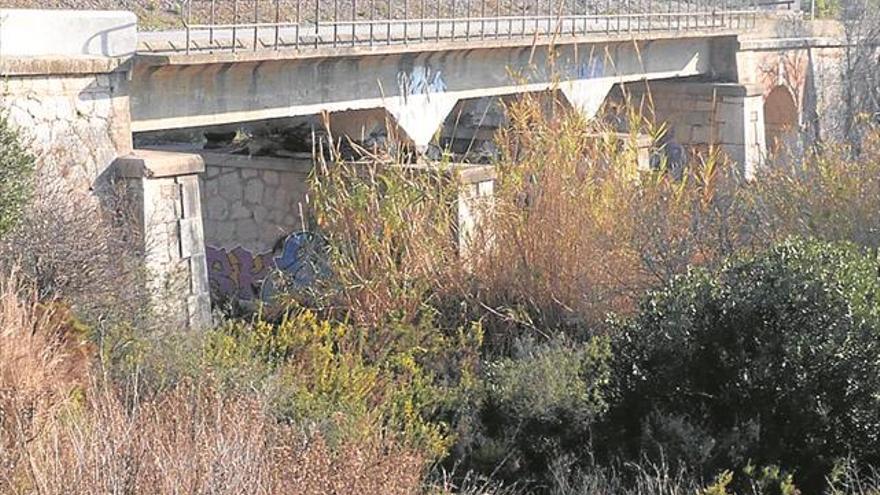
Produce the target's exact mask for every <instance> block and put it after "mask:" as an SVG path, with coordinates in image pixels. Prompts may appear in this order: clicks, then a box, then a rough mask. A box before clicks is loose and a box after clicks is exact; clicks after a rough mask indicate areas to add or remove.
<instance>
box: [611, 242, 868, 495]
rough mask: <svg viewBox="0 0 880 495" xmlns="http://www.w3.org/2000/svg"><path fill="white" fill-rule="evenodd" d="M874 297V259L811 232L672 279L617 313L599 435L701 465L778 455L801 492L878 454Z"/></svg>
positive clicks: (771, 459)
mask: <svg viewBox="0 0 880 495" xmlns="http://www.w3.org/2000/svg"><path fill="white" fill-rule="evenodd" d="M878 298H880V280H878V263H877V260H876V259H875V258H874V257H872V256H867V255H865V254H863V253H862V252H861V251H860V250H858V249H857V248H855V247H853V246H851V245H848V244H827V243H821V242H816V241H813V242H809V241H798V240H793V241H787V242H784V243H781V244H779V245H777V246H775V247H773V248H771V249H769V250H768V251H766V252H765V253H763V254H760V255H757V256H753V257H742V258H734V259H732V260H730V261H728V262H727V263H726V264H725V265H724V267H723V268H722V269H720V270H719V271H718V272H717V273H709V272H707V271H703V270H694V271H691V272H690V273H688V274H687V275H685V276H682V277H679V278H677V279H675V280H674V281H673V282H671V283H669V284H668V285H667V286H666V287H665V288H663V289H662V290H658V291H656V292H652V293H651V294H650V295H649V296H648V297H647V298H646V299H645V300H644V302H643V303H642V305H641V309H640V312H639V314H638V315H637V316H636V317H635V318H633V319H632V320H630V321H628V322H625V323H618V325H617V327H618V328H617V332H616V335H615V339H614V351H615V360H616V365H615V374H614V375H615V390H616V393H617V394H618V395H617V397H616V399H617V400H616V402H615V405H614V407H613V411H612V413H611V415H610V417H611V419H610V425H612V427H611V429H610V430H609V431H614V433H612V434H611V435H612V440H609V443H614V442H615V441H617V442H620V443H621V444H623V445H626V446H627V447H628V448H629V449H630V450H629V455H631V456H634V455H640V454H637V453H638V452H640V451H641V452H644V453H648V454H654V455H661V453H662V455H664V456H666V457H667V458H672V459H676V460H680V461H686V462H688V463H692V464H697V465H699V466H701V467H704V468H707V469H718V468H726V467H745V466H746V465H747V464H748V462H749V460H752V461H754V462H755V463H757V464H758V465H771V464H778V465H780V466H781V468H783V469H786V470H793V471H794V476H795V480H796V481H797V483H798V485H799V486H803V487H805V488H806V489H810V490H815V489H816V487H818V486H820V485H821V484H822V483H823V478H824V476H825V474H826V473H828V472H829V469H830V468H831V467H832V465H833V463H834V461H835V459H836V458H839V457H843V456H846V455H847V454H852V455H853V456H855V458H856V459H857V460H859V461H861V462H866V463H868V464H873V465H876V463H877V462H878V461H880V457H878V450H877V448H876V447H877V445H878V441H880V357H878V356H880V320H878V311H880V305H878V302H880V299H878ZM615 429H616V430H615ZM615 435H617V436H615Z"/></svg>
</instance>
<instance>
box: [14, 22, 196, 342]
mask: <svg viewBox="0 0 880 495" xmlns="http://www.w3.org/2000/svg"><path fill="white" fill-rule="evenodd" d="M0 18H2V21H3V22H2V23H0V76H2V82H0V105H2V107H3V110H4V111H6V112H7V116H8V119H9V122H10V123H11V124H12V125H13V126H14V127H16V128H17V129H18V130H19V131H20V133H21V135H22V139H23V140H24V142H25V143H26V144H27V145H28V146H29V147H30V149H31V151H32V152H33V153H34V155H35V157H36V159H37V160H36V171H35V172H36V173H35V181H34V187H35V189H36V191H35V194H34V198H35V199H34V200H35V201H41V202H47V203H48V204H49V205H50V207H51V206H52V205H58V206H59V207H58V211H68V210H72V211H75V210H77V209H80V210H82V209H84V208H85V205H83V204H82V202H90V203H92V205H93V206H94V207H95V211H100V210H99V208H101V204H103V203H112V204H114V205H115V204H117V203H118V202H117V200H118V199H120V198H115V197H110V196H111V195H115V194H116V193H117V188H116V187H113V186H115V185H116V183H117V182H116V181H117V180H118V179H122V180H123V181H124V186H125V188H124V190H126V191H127V192H128V194H127V195H126V197H125V198H121V199H122V200H123V201H124V202H126V203H128V205H129V206H132V207H133V211H134V212H135V215H134V217H135V222H136V223H137V224H138V225H136V226H135V227H136V228H137V230H138V234H139V237H140V239H139V240H138V243H137V244H138V245H133V246H131V249H132V251H134V254H135V255H140V256H143V261H144V265H145V270H144V273H145V274H146V278H147V280H146V281H145V283H146V285H147V286H148V287H149V288H150V289H154V290H152V291H151V293H153V294H156V295H157V296H158V295H161V300H159V299H157V300H156V301H153V303H152V304H151V306H152V308H151V309H153V310H155V311H157V312H159V313H160V314H157V316H158V317H162V318H164V316H166V315H168V313H176V314H177V315H179V316H180V317H179V318H177V317H174V315H172V317H173V320H174V321H177V322H179V323H181V324H182V325H190V326H192V327H201V326H204V325H205V324H207V322H208V321H209V319H210V314H209V313H210V306H208V304H207V300H206V298H204V297H200V296H201V295H202V294H207V292H206V290H201V288H200V285H199V284H200V283H201V282H202V281H203V279H204V277H201V275H200V274H202V273H204V271H205V270H204V249H203V248H200V247H199V246H200V245H201V244H200V241H201V238H200V232H201V213H200V211H198V209H195V208H194V206H193V205H198V203H199V199H198V196H199V191H198V182H197V176H196V174H197V173H198V172H197V171H196V170H194V169H193V170H190V169H188V168H187V167H189V168H191V165H192V163H191V162H190V161H188V160H189V159H188V158H186V157H182V158H181V157H164V158H162V159H161V160H159V159H157V157H155V156H152V155H150V156H144V155H142V154H134V155H133V149H132V148H133V146H132V120H131V103H130V99H131V84H130V75H131V70H132V66H133V57H134V53H135V49H136V44H137V24H136V17H135V16H134V14H132V13H129V12H103V11H102V12H91V11H38V10H14V9H0ZM120 157H126V158H123V159H120ZM181 160H182V161H181ZM181 166H183V167H184V168H187V171H186V173H182V172H180V167H181ZM44 206H45V205H44ZM95 220H96V221H97V219H95ZM120 220H122V221H126V220H128V218H127V217H125V218H121V219H120ZM62 221H64V220H63V219H62ZM71 221H74V219H71ZM107 235H113V233H111V232H107ZM98 242H100V240H98ZM96 262H97V260H96ZM200 264H201V268H200V267H199V265H200ZM181 265H186V268H187V273H188V274H189V275H187V276H185V277H181V276H180V274H181V273H182V270H181ZM172 288H173V289H175V290H169V289H172ZM181 288H185V289H182V290H180V291H178V290H176V289H181ZM163 321H165V320H164V319H163Z"/></svg>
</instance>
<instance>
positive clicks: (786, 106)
mask: <svg viewBox="0 0 880 495" xmlns="http://www.w3.org/2000/svg"><path fill="white" fill-rule="evenodd" d="M799 124H800V118H799V112H798V107H797V103H796V100H795V98H794V96H793V95H792V94H791V91H789V89H788V88H786V87H785V86H776V87H775V88H773V90H771V91H770V93H768V94H767V96H766V97H765V98H764V137H765V140H766V143H767V153H768V154H769V155H773V154H775V153H777V152H779V151H780V150H782V149H783V148H785V147H786V146H790V145H792V144H794V140H796V139H797V137H798V136H797V133H798V129H799Z"/></svg>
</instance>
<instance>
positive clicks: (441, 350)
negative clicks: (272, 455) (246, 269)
mask: <svg viewBox="0 0 880 495" xmlns="http://www.w3.org/2000/svg"><path fill="white" fill-rule="evenodd" d="M480 334H481V332H480V329H479V326H478V325H477V326H473V327H472V328H469V329H466V330H465V329H462V330H460V331H459V332H458V333H457V334H456V335H454V336H451V337H447V336H445V335H444V334H443V333H442V332H440V331H438V330H437V329H436V328H434V327H433V326H431V325H430V323H429V322H425V323H423V324H422V325H421V326H415V325H408V324H388V325H386V326H385V327H383V328H379V329H375V328H368V329H364V328H361V327H358V326H355V325H350V324H345V323H339V322H332V321H326V320H320V319H318V318H317V316H316V315H315V314H314V313H312V312H310V311H302V312H298V313H294V314H292V315H290V316H288V317H286V318H284V319H283V320H282V321H281V322H279V323H277V324H273V323H269V322H266V321H263V320H260V319H257V320H256V321H254V322H253V323H250V324H248V323H245V322H241V321H233V322H228V323H227V324H225V325H223V326H221V327H220V328H218V329H217V330H215V331H213V332H210V333H209V334H208V336H207V340H206V345H205V364H204V370H205V371H208V372H210V373H212V374H213V375H214V376H216V377H217V378H218V379H219V380H220V381H221V382H222V383H225V384H226V385H227V386H229V387H232V388H239V389H243V390H254V389H256V390H261V391H263V393H264V394H265V395H266V397H267V402H268V404H269V405H270V407H271V408H272V411H273V413H274V414H275V415H276V416H277V417H279V418H281V419H283V420H285V421H286V422H291V423H295V424H299V425H302V426H304V427H308V428H317V429H318V430H319V431H321V432H322V433H323V434H324V435H325V436H326V438H327V439H328V441H331V442H333V441H336V440H338V439H339V438H359V439H362V438H364V437H366V436H369V435H371V434H374V433H375V432H376V431H386V430H387V431H390V432H394V433H393V434H396V435H399V438H398V440H399V441H401V442H402V443H403V444H404V445H406V446H408V447H412V448H417V449H419V450H420V451H421V452H423V453H424V455H425V456H426V457H430V458H440V457H442V456H444V455H445V454H446V452H447V449H448V448H449V446H450V443H451V441H452V437H451V434H452V431H451V429H450V426H451V425H450V423H454V422H455V421H454V420H455V418H454V417H453V418H451V419H450V420H449V421H447V419H448V416H449V415H450V414H452V412H455V411H457V410H458V409H459V402H458V401H460V400H462V397H465V396H466V393H465V392H466V391H467V389H468V387H470V386H472V385H471V383H472V381H473V379H472V376H473V375H474V371H473V366H474V364H475V358H474V355H475V353H476V349H477V348H478V347H479V345H480V342H481V339H480ZM395 335H396V336H398V338H399V340H396V341H395V340H392V339H390V338H387V337H390V336H395ZM376 336H381V337H383V338H382V339H381V340H379V341H372V339H373V338H374V337H376Z"/></svg>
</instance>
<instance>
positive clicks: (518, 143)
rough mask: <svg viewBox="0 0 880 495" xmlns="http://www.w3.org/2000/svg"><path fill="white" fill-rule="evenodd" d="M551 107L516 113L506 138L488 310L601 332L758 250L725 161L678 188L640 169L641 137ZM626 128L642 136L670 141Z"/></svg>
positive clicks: (641, 125) (486, 291)
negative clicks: (697, 268) (700, 273)
mask: <svg viewBox="0 0 880 495" xmlns="http://www.w3.org/2000/svg"><path fill="white" fill-rule="evenodd" d="M545 106H546V105H542V104H541V102H540V101H539V100H538V99H537V98H532V97H526V98H523V99H521V100H520V101H518V102H515V103H513V104H512V105H510V106H509V107H508V114H509V117H510V122H511V126H510V127H509V129H505V130H503V131H501V132H500V133H499V135H498V144H499V149H500V150H501V152H502V157H501V159H500V161H499V163H498V164H497V169H498V174H499V181H498V184H497V187H496V195H495V215H494V217H493V223H492V224H491V226H490V228H489V230H491V242H488V240H487V242H482V243H477V244H478V245H482V246H484V247H485V249H484V250H483V251H482V252H481V253H478V256H477V264H476V267H477V268H476V275H477V277H478V278H479V280H480V284H481V297H482V298H483V303H485V304H488V305H490V306H492V307H494V308H496V311H497V312H498V313H503V312H504V311H505V310H504V309H502V308H506V310H507V311H508V312H509V311H511V309H510V308H515V307H519V308H521V309H525V310H526V312H527V314H528V317H527V319H529V320H531V321H527V322H526V323H527V324H528V325H532V326H534V327H540V328H558V327H559V326H566V325H570V324H573V325H576V326H581V325H584V324H586V325H587V326H589V327H594V328H595V326H597V325H601V323H602V321H603V320H604V319H605V317H606V315H607V314H608V313H609V312H624V313H625V312H628V311H630V310H631V309H632V308H633V306H634V303H635V301H636V300H637V299H638V298H639V297H640V296H641V294H642V293H643V291H644V290H645V289H646V288H647V287H650V286H652V285H655V284H657V283H659V282H662V281H665V280H667V279H668V278H669V277H671V276H673V275H674V274H676V273H681V272H682V271H684V270H685V269H686V268H687V266H689V265H692V264H704V265H705V264H711V263H715V262H718V261H719V260H721V259H722V258H723V257H724V256H725V255H727V254H730V253H732V252H734V251H736V250H738V249H741V248H743V247H746V246H748V245H749V243H750V242H751V240H752V235H751V230H750V229H751V226H750V225H749V224H748V222H749V221H750V218H751V216H750V215H749V214H748V213H747V212H748V210H749V208H750V207H751V206H750V204H749V199H748V198H747V197H746V196H745V194H744V187H743V185H742V183H741V181H740V180H739V179H738V177H737V174H736V171H735V170H734V166H733V165H732V164H731V163H729V162H727V161H725V160H724V159H723V157H722V156H721V155H720V154H718V153H714V152H710V153H708V154H707V155H706V156H703V157H700V158H699V159H697V160H695V161H694V162H693V163H691V164H690V165H689V169H688V174H687V176H686V177H685V179H684V180H682V181H675V180H672V179H671V178H670V177H669V176H668V175H666V174H664V173H662V172H650V171H645V170H639V165H638V162H637V154H636V145H635V140H636V133H633V134H632V135H630V136H629V137H625V136H624V137H621V136H619V135H614V134H612V133H611V132H609V131H611V129H609V128H607V126H605V125H604V124H602V123H601V122H586V121H584V119H583V118H581V116H580V115H578V114H577V113H575V112H572V111H570V110H567V109H565V108H561V107H559V106H558V108H557V109H556V110H555V111H554V112H553V113H554V114H555V116H554V117H552V118H551V117H548V116H547V112H546V111H545V110H543V109H542V108H543V107H545ZM623 118H626V119H629V121H630V127H631V128H633V129H638V131H637V132H641V133H642V134H648V135H657V134H659V133H661V132H662V131H663V130H662V128H657V127H655V126H653V125H652V124H651V123H650V122H649V121H648V120H647V119H643V118H642V117H641V116H640V115H637V114H634V113H633V114H629V115H624V116H623ZM599 135H602V136H603V137H601V138H599V137H597V136H599ZM518 323H522V319H520V321H518Z"/></svg>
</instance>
